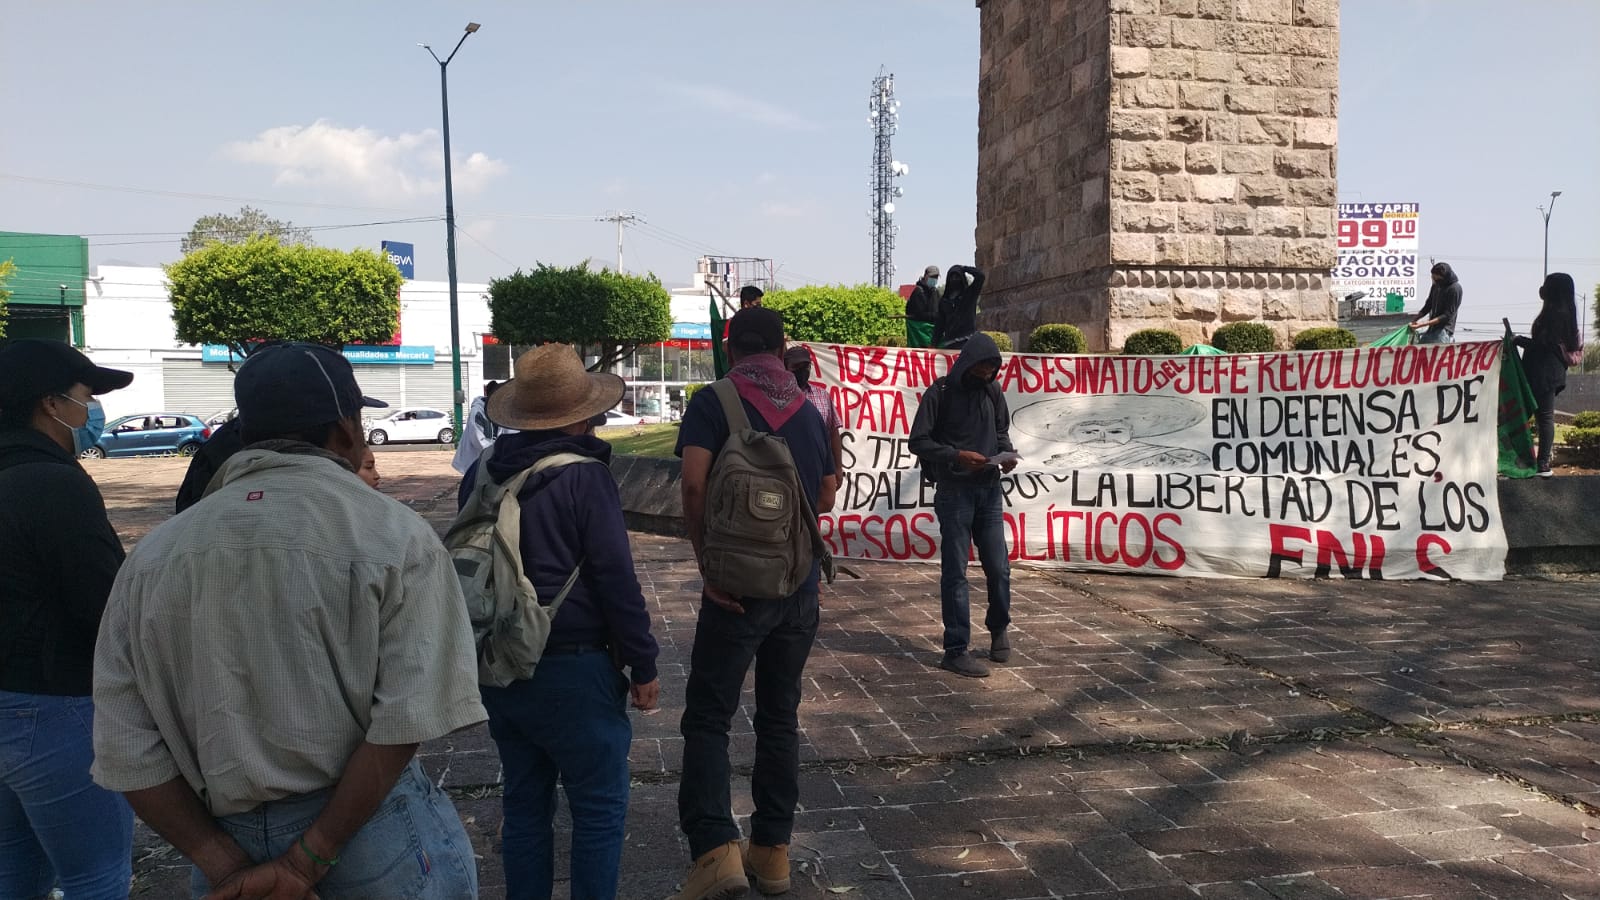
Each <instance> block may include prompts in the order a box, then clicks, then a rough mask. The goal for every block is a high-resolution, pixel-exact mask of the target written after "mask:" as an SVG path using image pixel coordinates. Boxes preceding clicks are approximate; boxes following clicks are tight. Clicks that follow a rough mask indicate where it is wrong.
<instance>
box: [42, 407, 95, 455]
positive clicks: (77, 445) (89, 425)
mask: <svg viewBox="0 0 1600 900" xmlns="http://www.w3.org/2000/svg"><path fill="white" fill-rule="evenodd" d="M57 396H59V397H61V398H62V399H64V400H71V401H72V402H73V403H76V404H78V405H79V406H81V407H83V408H84V410H85V413H86V415H85V417H84V421H83V424H82V425H76V426H74V425H68V424H67V423H66V422H63V421H62V420H61V419H59V418H57V417H56V416H51V417H50V418H52V419H55V420H56V421H57V422H59V423H60V424H61V426H62V427H63V428H66V429H67V430H69V431H71V432H72V452H73V453H82V452H83V451H85V450H88V449H89V448H90V447H93V446H94V445H96V444H98V443H100V436H101V435H103V434H105V431H106V413H105V410H104V409H103V408H102V407H101V406H100V401H99V400H96V399H94V398H93V397H91V398H89V402H88V403H85V402H83V401H82V400H79V399H78V398H77V397H73V396H71V395H70V394H58V395H57Z"/></svg>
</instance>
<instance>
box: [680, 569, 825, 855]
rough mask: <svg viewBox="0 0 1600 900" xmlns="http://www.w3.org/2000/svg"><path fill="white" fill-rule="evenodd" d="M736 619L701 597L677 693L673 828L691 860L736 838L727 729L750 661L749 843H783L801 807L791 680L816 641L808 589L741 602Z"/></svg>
mask: <svg viewBox="0 0 1600 900" xmlns="http://www.w3.org/2000/svg"><path fill="white" fill-rule="evenodd" d="M743 603H744V614H743V615H740V614H738V613H731V612H728V611H727V610H725V609H723V608H722V607H720V606H718V605H716V604H715V603H712V602H711V601H709V600H706V599H704V598H702V599H701V601H700V619H699V621H698V622H697V623H696V624H695V629H694V650H693V651H692V653H691V654H690V658H689V683H688V684H687V685H685V686H684V689H683V720H682V724H681V726H680V727H681V728H682V730H683V778H682V780H681V781H679V782H678V825H679V826H680V827H681V828H682V829H683V833H684V835H685V836H687V837H688V838H689V855H690V856H693V857H694V858H695V859H699V858H700V857H701V856H704V855H705V854H707V853H709V852H710V851H712V850H715V849H716V848H718V847H720V846H722V845H723V844H726V843H728V842H729V841H735V840H738V839H739V826H738V825H737V824H736V823H735V822H734V821H733V802H732V798H731V797H730V795H729V778H730V777H731V774H732V773H731V771H730V766H729V762H728V728H729V726H730V725H731V724H732V722H733V715H734V713H736V712H738V711H739V692H740V691H741V690H743V689H744V677H745V674H746V673H748V672H749V671H750V663H751V662H752V661H753V662H754V663H755V665H756V714H755V716H754V718H753V724H754V725H755V731H756V758H755V765H754V767H753V768H752V769H751V772H750V797H751V799H752V800H754V801H755V812H754V813H753V814H751V816H750V840H751V842H752V843H755V844H760V845H761V846H764V847H775V846H777V845H779V844H787V843H789V837H790V833H791V832H792V831H793V830H794V810H795V805H796V804H797V803H799V802H800V678H801V675H802V674H803V673H804V672H805V668H806V658H807V657H809V656H810V655H811V643H812V641H814V640H816V637H817V621H818V607H817V592H816V590H814V589H813V590H810V591H800V592H799V593H796V594H792V595H790V596H788V597H785V598H783V599H782V600H745V601H743Z"/></svg>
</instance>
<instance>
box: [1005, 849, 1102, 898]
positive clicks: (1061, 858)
mask: <svg viewBox="0 0 1600 900" xmlns="http://www.w3.org/2000/svg"><path fill="white" fill-rule="evenodd" d="M1016 852H1017V855H1018V856H1020V857H1021V858H1022V860H1023V861H1024V862H1025V863H1026V864H1027V867H1028V869H1029V870H1030V871H1032V872H1033V874H1035V875H1037V876H1039V878H1040V879H1041V880H1043V881H1044V883H1045V886H1046V887H1048V888H1050V890H1051V891H1053V892H1054V893H1056V894H1059V895H1062V896H1071V895H1074V894H1088V893H1092V892H1095V891H1107V890H1114V889H1115V885H1113V884H1112V883H1111V882H1110V881H1109V880H1108V879H1107V878H1106V877H1105V876H1104V875H1102V874H1100V872H1099V870H1098V869H1096V868H1095V867H1094V866H1092V865H1090V864H1089V861H1088V860H1086V859H1084V858H1083V855H1082V854H1080V853H1079V852H1078V851H1077V849H1076V848H1075V847H1073V846H1072V844H1071V843H1070V842H1068V841H1065V840H1043V841H1026V842H1022V843H1018V844H1016Z"/></svg>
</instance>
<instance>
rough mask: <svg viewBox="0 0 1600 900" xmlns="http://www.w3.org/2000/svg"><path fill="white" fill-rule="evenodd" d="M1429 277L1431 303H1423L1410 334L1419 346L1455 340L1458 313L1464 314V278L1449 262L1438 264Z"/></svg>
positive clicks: (1429, 298)
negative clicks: (1462, 285)
mask: <svg viewBox="0 0 1600 900" xmlns="http://www.w3.org/2000/svg"><path fill="white" fill-rule="evenodd" d="M1430 277H1431V278H1432V279H1433V287H1431V288H1429V289H1428V302H1426V303H1424V304H1422V311H1421V312H1419V313H1417V320H1416V321H1415V322H1412V323H1411V331H1412V333H1413V334H1415V335H1416V342H1417V343H1419V344H1448V343H1450V342H1451V341H1454V340H1455V336H1456V314H1457V313H1459V312H1461V279H1459V278H1457V277H1456V273H1455V270H1453V269H1451V268H1450V264H1449V263H1435V264H1434V267H1433V269H1432V271H1431V272H1430ZM1424 329H1426V330H1424ZM1417 332H1421V334H1416V333H1417Z"/></svg>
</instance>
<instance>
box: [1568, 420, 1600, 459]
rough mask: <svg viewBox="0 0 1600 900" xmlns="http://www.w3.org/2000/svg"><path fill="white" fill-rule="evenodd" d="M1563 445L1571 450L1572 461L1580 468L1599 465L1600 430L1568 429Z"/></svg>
mask: <svg viewBox="0 0 1600 900" xmlns="http://www.w3.org/2000/svg"><path fill="white" fill-rule="evenodd" d="M1564 443H1565V444H1566V445H1567V446H1568V447H1570V448H1571V449H1572V453H1571V458H1572V461H1573V462H1574V463H1576V464H1578V465H1582V466H1593V465H1595V464H1596V463H1600V428H1568V429H1567V435H1566V440H1565V441H1564Z"/></svg>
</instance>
